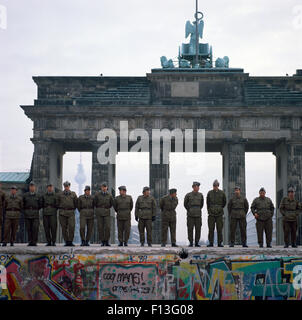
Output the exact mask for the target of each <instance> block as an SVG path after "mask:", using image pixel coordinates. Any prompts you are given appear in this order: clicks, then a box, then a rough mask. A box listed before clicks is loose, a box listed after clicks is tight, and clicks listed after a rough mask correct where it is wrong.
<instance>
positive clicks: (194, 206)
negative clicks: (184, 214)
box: [190, 205, 201, 208]
mask: <svg viewBox="0 0 302 320" xmlns="http://www.w3.org/2000/svg"><path fill="white" fill-rule="evenodd" d="M200 207H201V206H199V205H193V206H190V208H200Z"/></svg>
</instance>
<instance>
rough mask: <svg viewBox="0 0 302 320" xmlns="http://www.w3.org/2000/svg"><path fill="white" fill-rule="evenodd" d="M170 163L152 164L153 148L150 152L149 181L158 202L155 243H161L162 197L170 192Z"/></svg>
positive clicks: (154, 228) (153, 236) (153, 237)
mask: <svg viewBox="0 0 302 320" xmlns="http://www.w3.org/2000/svg"><path fill="white" fill-rule="evenodd" d="M169 177H170V174H169V164H163V163H162V156H161V163H160V164H152V148H150V152H149V181H150V189H151V194H152V195H153V196H154V198H155V200H156V203H157V212H156V220H155V222H154V223H153V230H152V241H153V243H154V244H160V243H161V212H160V208H159V201H160V198H161V197H163V196H165V195H166V194H168V189H169Z"/></svg>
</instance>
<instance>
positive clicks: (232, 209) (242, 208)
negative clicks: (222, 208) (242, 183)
mask: <svg viewBox="0 0 302 320" xmlns="http://www.w3.org/2000/svg"><path fill="white" fill-rule="evenodd" d="M248 211H249V203H248V201H247V199H246V198H245V197H243V196H242V195H240V196H239V197H238V196H236V195H234V196H233V198H232V199H230V201H229V203H228V212H229V216H230V217H231V218H235V219H241V218H245V217H246V214H247V213H248Z"/></svg>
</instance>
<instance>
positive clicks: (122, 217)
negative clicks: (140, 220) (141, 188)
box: [113, 186, 133, 247]
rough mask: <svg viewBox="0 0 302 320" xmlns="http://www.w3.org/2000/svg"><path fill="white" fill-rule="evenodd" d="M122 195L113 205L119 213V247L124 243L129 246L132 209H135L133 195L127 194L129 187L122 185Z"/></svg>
mask: <svg viewBox="0 0 302 320" xmlns="http://www.w3.org/2000/svg"><path fill="white" fill-rule="evenodd" d="M118 189H119V191H120V195H119V196H117V197H116V198H115V199H114V202H113V207H114V210H115V211H116V213H117V216H116V219H117V229H118V240H119V247H122V246H123V245H124V246H125V247H127V246H128V240H129V236H130V229H131V211H132V209H133V200H132V197H131V196H129V195H127V194H126V193H127V189H126V187H125V186H120V187H119V188H118Z"/></svg>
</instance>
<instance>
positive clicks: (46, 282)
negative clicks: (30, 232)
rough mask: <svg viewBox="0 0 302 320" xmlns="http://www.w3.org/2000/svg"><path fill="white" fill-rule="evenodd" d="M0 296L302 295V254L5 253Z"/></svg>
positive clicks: (298, 297) (235, 297) (251, 297)
mask: <svg viewBox="0 0 302 320" xmlns="http://www.w3.org/2000/svg"><path fill="white" fill-rule="evenodd" d="M0 266H1V268H0V270H1V274H0V300H119V299H122V300H128V299H130V300H137V299H140V300H144V299H148V300H150V299H151V300H159V299H160V300H165V299H176V300H195V299H196V300H257V299H261V300H262V299H268V300H270V299H272V300H277V299H278V300H280V299H284V300H285V299H288V300H301V299H302V294H301V293H302V292H301V288H302V257H274V256H263V255H262V256H224V257H215V256H208V255H200V256H199V255H196V256H189V257H188V258H187V259H184V260H181V259H180V258H179V256H178V255H143V256H142V255H123V254H109V255H80V254H64V255H48V256H47V255H46V256H28V255H9V254H0Z"/></svg>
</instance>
